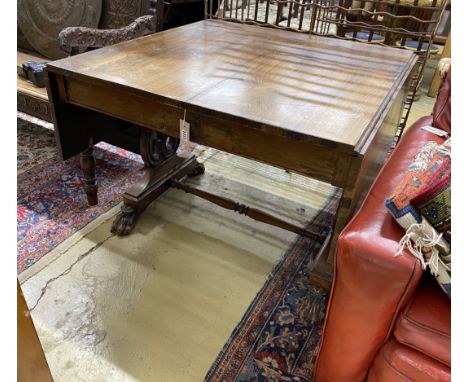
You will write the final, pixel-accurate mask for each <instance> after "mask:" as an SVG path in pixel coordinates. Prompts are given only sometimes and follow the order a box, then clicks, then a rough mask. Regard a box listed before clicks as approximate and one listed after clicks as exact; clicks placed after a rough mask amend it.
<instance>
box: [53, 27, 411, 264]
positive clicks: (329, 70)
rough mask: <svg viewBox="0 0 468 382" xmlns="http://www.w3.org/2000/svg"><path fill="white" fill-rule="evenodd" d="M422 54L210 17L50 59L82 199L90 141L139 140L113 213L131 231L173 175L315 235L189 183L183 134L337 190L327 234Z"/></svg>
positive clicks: (358, 193)
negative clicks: (136, 160)
mask: <svg viewBox="0 0 468 382" xmlns="http://www.w3.org/2000/svg"><path fill="white" fill-rule="evenodd" d="M416 58H417V57H416V55H413V54H412V53H410V52H408V51H406V50H400V49H395V48H389V47H384V46H370V45H367V44H361V43H356V42H351V41H344V40H340V39H334V38H326V37H320V36H313V35H307V34H302V33H297V32H291V31H285V30H278V29H273V28H265V27H260V26H255V25H246V24H236V23H231V22H227V21H221V20H204V21H200V22H197V23H194V24H189V25H185V26H182V27H179V28H176V29H171V30H168V31H164V32H161V33H157V34H153V35H150V36H146V37H142V38H138V39H135V40H132V41H127V42H123V43H120V44H117V45H113V46H109V47H105V48H101V49H98V50H94V51H91V52H87V53H84V54H80V55H77V56H73V57H69V58H65V59H62V60H58V61H54V62H52V63H49V64H48V66H47V77H48V78H47V82H48V83H47V88H48V89H47V90H48V94H49V99H50V100H51V106H52V115H53V119H54V125H55V132H56V138H57V142H58V146H59V151H60V155H61V158H62V159H63V160H66V159H68V158H70V157H72V156H75V155H77V154H81V165H82V168H83V172H84V174H85V178H86V193H87V196H88V203H89V204H96V203H97V186H96V180H95V175H94V167H95V164H94V157H93V151H92V147H93V145H94V144H96V143H98V142H99V141H106V142H108V143H111V144H114V145H117V146H120V147H123V148H125V149H128V150H131V151H134V152H137V153H141V155H142V157H143V159H144V161H145V164H146V165H147V168H148V170H147V172H146V175H145V176H144V178H143V179H142V181H141V182H140V183H138V184H137V185H135V186H133V187H131V188H130V189H129V190H128V191H127V192H126V194H125V195H124V206H123V208H122V212H121V214H120V215H119V216H118V218H117V219H116V221H115V222H114V224H113V230H114V231H115V232H117V233H118V234H121V235H123V234H127V233H129V232H130V230H131V229H132V228H133V226H134V225H135V223H136V220H137V218H138V215H139V214H140V213H141V212H142V211H143V210H144V209H145V208H146V206H147V205H148V204H149V203H150V202H151V201H152V200H154V199H155V198H156V197H157V196H159V195H160V194H161V193H162V192H164V191H165V190H166V189H168V188H169V187H171V186H173V187H176V188H181V189H184V190H185V191H187V192H191V193H194V194H197V195H199V196H202V197H204V198H206V199H209V200H211V201H213V202H215V203H217V204H219V205H222V206H223V207H226V208H230V209H233V210H236V211H237V212H239V213H243V214H246V215H248V216H251V217H253V218H255V219H257V220H261V221H264V222H267V223H270V224H274V225H277V226H280V227H283V228H286V229H289V230H292V231H294V232H298V233H301V234H304V235H305V236H309V237H312V238H319V239H320V238H321V239H322V241H323V237H321V236H320V235H318V234H317V233H313V232H308V231H306V230H303V229H301V228H300V227H295V226H292V225H288V224H287V223H286V222H281V221H279V220H278V219H276V218H275V217H273V216H269V215H266V214H263V213H261V212H260V211H257V210H250V209H249V208H248V207H246V206H242V205H238V204H236V203H234V202H232V201H230V200H228V199H225V198H223V197H221V196H215V195H212V194H207V193H204V192H203V191H200V190H196V189H192V188H191V187H188V186H185V185H184V184H183V183H182V180H183V178H184V177H185V176H187V175H195V174H199V173H202V172H203V166H202V165H201V164H199V163H197V162H196V159H195V158H193V157H190V156H186V157H180V156H178V155H177V154H176V148H177V145H178V143H179V137H180V134H181V126H186V124H189V129H185V130H186V131H187V130H189V134H190V141H191V142H194V143H199V144H202V145H205V146H209V147H213V148H216V149H219V150H223V151H226V152H229V153H232V154H236V155H240V156H243V157H246V158H249V159H253V160H257V161H260V162H264V163H267V164H271V165H273V166H277V167H280V168H283V169H287V170H290V171H293V172H296V173H299V174H302V175H305V176H308V177H312V178H315V179H318V180H320V181H325V182H328V183H331V184H332V185H334V186H338V187H341V188H342V189H343V194H342V198H341V201H340V204H339V207H338V211H337V214H336V218H335V220H336V221H335V227H334V229H333V234H332V236H333V237H332V240H331V243H332V244H331V250H330V252H329V253H331V254H332V255H331V256H329V257H328V263H327V264H329V265H330V264H331V263H332V262H333V252H334V251H333V249H334V242H335V241H336V239H337V236H338V234H339V233H340V232H341V230H342V229H343V228H344V226H345V224H346V223H347V222H348V220H349V218H350V216H351V214H352V212H353V211H354V210H355V209H356V208H357V207H358V206H359V203H360V201H361V200H360V199H361V197H362V196H363V195H364V194H365V192H366V191H367V189H368V187H369V186H370V184H371V182H372V180H373V179H374V177H375V175H376V174H377V172H378V170H379V169H380V167H381V165H382V163H383V161H384V159H385V157H386V154H387V153H388V151H389V149H390V147H391V144H392V141H393V139H394V136H395V133H396V131H397V127H398V124H399V120H400V116H401V112H402V107H403V101H404V98H405V97H406V92H407V87H408V85H407V84H408V82H409V76H410V74H411V71H412V69H413V66H414V64H415V63H416Z"/></svg>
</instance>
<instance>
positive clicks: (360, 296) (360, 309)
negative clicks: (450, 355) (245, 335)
mask: <svg viewBox="0 0 468 382" xmlns="http://www.w3.org/2000/svg"><path fill="white" fill-rule="evenodd" d="M431 123H432V118H431V117H425V118H422V119H420V120H419V121H417V122H416V123H415V124H414V125H413V126H411V127H410V128H409V129H408V131H407V132H406V133H405V135H404V136H403V138H402V139H401V141H400V143H399V144H398V145H397V147H396V148H395V150H394V152H393V153H392V155H391V157H390V158H389V159H388V161H387V162H386V163H385V165H384V166H383V168H382V170H381V171H380V173H379V175H378V176H377V178H376V180H375V182H374V184H373V185H372V187H371V189H370V191H369V193H368V195H367V196H366V199H365V200H364V202H363V204H362V206H361V208H360V210H359V211H358V213H357V214H356V215H355V216H354V218H353V219H352V220H351V222H350V223H349V224H348V226H347V227H346V228H345V229H344V230H343V232H342V233H341V235H340V237H339V240H338V245H337V250H336V257H335V271H334V277H333V286H332V291H331V294H330V301H329V304H328V310H327V316H326V321H325V327H324V332H323V335H322V343H321V348H320V352H319V356H318V360H317V365H316V371H315V373H316V375H315V381H316V382H323V381H347V382H348V381H349V382H352V381H364V380H365V379H366V376H367V372H368V370H369V367H370V366H371V364H372V362H373V360H374V358H375V357H376V354H377V353H378V351H379V349H380V348H381V346H382V345H383V343H384V342H385V341H386V340H387V338H389V337H390V335H391V333H392V329H393V325H394V322H395V320H396V318H397V316H398V314H399V312H400V310H401V308H402V307H403V306H404V305H405V304H406V303H407V302H408V300H409V298H410V297H411V296H412V294H413V292H414V290H415V288H416V286H417V285H418V283H419V280H420V278H421V275H422V272H423V271H422V267H421V265H420V263H419V262H418V261H417V260H416V259H415V258H414V257H413V256H412V255H411V254H410V253H409V252H407V251H405V252H404V253H403V255H402V256H398V257H395V253H396V252H397V250H398V247H399V241H400V239H401V238H402V236H403V235H404V231H403V229H402V228H401V227H400V226H399V225H398V224H397V223H396V222H395V221H394V220H393V217H392V216H391V215H390V213H389V212H388V211H387V210H386V208H385V206H384V200H385V199H386V198H388V197H389V196H390V195H391V193H392V192H393V190H394V188H395V187H396V185H397V183H398V182H399V181H400V179H401V177H402V176H403V174H404V171H405V170H406V168H407V167H408V165H409V164H410V163H411V161H412V160H413V158H414V156H415V155H416V153H417V152H418V151H419V149H420V148H421V147H422V146H423V145H424V144H425V143H426V142H428V141H430V140H433V141H436V142H439V143H440V142H442V141H443V138H440V137H438V136H436V135H435V134H432V133H429V132H427V131H425V130H422V129H421V127H422V126H425V125H430V124H431Z"/></svg>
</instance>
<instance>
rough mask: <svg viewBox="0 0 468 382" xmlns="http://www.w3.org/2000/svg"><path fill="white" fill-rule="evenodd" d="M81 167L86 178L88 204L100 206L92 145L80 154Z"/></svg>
mask: <svg viewBox="0 0 468 382" xmlns="http://www.w3.org/2000/svg"><path fill="white" fill-rule="evenodd" d="M80 165H81V170H82V171H83V174H84V177H85V192H86V197H87V198H88V204H89V205H90V206H95V205H96V204H98V186H97V184H96V161H95V159H94V148H93V146H92V145H91V146H90V147H89V148H88V149H87V150H85V151H83V152H82V153H81V154H80Z"/></svg>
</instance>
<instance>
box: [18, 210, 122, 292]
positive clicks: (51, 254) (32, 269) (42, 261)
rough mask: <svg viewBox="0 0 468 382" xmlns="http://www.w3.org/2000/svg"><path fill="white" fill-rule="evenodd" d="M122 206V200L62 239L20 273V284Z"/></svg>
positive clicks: (115, 213) (111, 216)
mask: <svg viewBox="0 0 468 382" xmlns="http://www.w3.org/2000/svg"><path fill="white" fill-rule="evenodd" d="M121 206H122V202H120V203H119V204H117V205H116V206H114V207H112V208H111V209H110V210H109V211H107V212H105V213H103V214H102V215H100V216H99V217H97V218H96V219H94V220H93V221H92V222H90V223H89V224H87V225H86V226H84V227H83V228H82V229H80V230H79V231H78V232H76V233H74V234H73V235H72V236H70V237H69V238H68V239H65V240H64V241H62V242H61V243H60V244H59V245H58V246H57V247H55V248H54V249H53V250H52V251H50V252H49V253H47V254H46V255H44V256H43V257H42V258H41V259H40V260H39V261H38V262H37V263H35V264H33V265H32V266H31V267H29V268H28V269H26V270H24V271H23V272H22V273H20V274H19V275H18V276H17V277H18V280H19V282H20V284H23V283H25V282H26V281H28V280H29V279H30V278H31V277H33V276H35V275H36V274H37V273H39V272H40V271H41V270H43V269H44V268H45V267H47V266H48V265H49V264H51V263H53V262H54V261H55V260H57V259H58V258H59V257H60V256H61V255H63V254H64V253H65V252H67V251H68V250H69V249H70V248H71V247H73V246H74V245H75V244H76V243H78V242H79V241H80V240H81V239H83V238H84V237H85V236H86V235H88V234H89V233H90V232H91V231H94V230H95V229H96V228H97V227H98V226H100V225H101V224H103V223H104V222H105V221H107V220H109V219H111V218H113V217H114V216H115V215H117V213H118V212H119V211H120V208H121Z"/></svg>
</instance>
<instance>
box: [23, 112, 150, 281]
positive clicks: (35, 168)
mask: <svg viewBox="0 0 468 382" xmlns="http://www.w3.org/2000/svg"><path fill="white" fill-rule="evenodd" d="M17 126H18V131H17V142H18V148H17V170H18V183H17V224H18V235H17V271H18V274H20V273H22V272H23V271H25V270H26V269H28V268H29V267H31V266H32V265H33V264H35V263H37V262H38V261H39V260H41V259H42V258H43V257H44V256H45V255H47V254H48V253H49V252H50V251H52V250H53V249H54V248H56V247H57V246H58V245H59V244H60V243H62V242H63V241H64V240H66V239H68V238H69V237H71V236H72V235H74V234H76V233H77V232H79V231H80V230H81V229H83V228H84V227H85V226H86V225H87V224H89V223H90V222H92V221H93V220H95V219H96V218H98V217H99V216H101V215H102V214H104V213H105V212H107V211H109V210H110V209H111V208H113V207H115V206H116V205H117V204H119V202H120V201H121V200H122V194H123V193H124V191H125V190H126V189H127V188H128V187H129V185H131V184H133V183H135V182H136V181H137V180H138V179H139V177H140V176H141V172H140V171H138V170H139V169H141V168H142V163H141V159H140V157H139V156H138V155H135V154H132V153H129V152H128V151H125V150H121V149H118V148H116V147H113V146H110V145H107V144H102V143H101V144H99V145H98V148H96V166H97V168H96V176H97V179H98V185H99V204H98V205H97V206H94V207H88V205H87V203H86V196H85V194H84V191H83V187H82V182H83V180H82V175H81V170H80V167H79V158H77V157H76V158H72V159H70V160H68V161H66V162H62V161H60V160H59V159H58V153H57V149H56V146H55V138H54V132H53V131H52V130H50V129H47V128H45V127H43V126H39V125H35V124H32V123H28V122H25V121H22V120H20V119H18V125H17Z"/></svg>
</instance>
